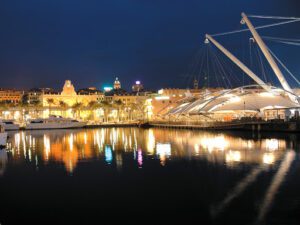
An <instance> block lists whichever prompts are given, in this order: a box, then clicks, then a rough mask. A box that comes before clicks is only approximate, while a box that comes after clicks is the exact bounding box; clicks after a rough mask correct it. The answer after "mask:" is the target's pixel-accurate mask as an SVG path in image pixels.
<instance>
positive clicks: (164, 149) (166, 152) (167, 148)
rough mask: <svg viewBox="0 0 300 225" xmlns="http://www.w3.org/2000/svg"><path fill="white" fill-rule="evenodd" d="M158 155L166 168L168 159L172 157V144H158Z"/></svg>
mask: <svg viewBox="0 0 300 225" xmlns="http://www.w3.org/2000/svg"><path fill="white" fill-rule="evenodd" d="M156 154H157V155H158V156H159V159H160V164H161V165H162V166H164V165H165V164H166V159H167V157H169V156H171V144H170V143H167V144H162V143H157V144H156Z"/></svg>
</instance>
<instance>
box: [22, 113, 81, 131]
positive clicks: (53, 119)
mask: <svg viewBox="0 0 300 225" xmlns="http://www.w3.org/2000/svg"><path fill="white" fill-rule="evenodd" d="M85 125H86V123H85V122H80V121H78V120H74V119H69V118H63V117H61V116H49V118H46V119H32V120H29V121H28V123H27V124H26V127H25V129H26V130H42V129H67V128H81V127H84V126H85Z"/></svg>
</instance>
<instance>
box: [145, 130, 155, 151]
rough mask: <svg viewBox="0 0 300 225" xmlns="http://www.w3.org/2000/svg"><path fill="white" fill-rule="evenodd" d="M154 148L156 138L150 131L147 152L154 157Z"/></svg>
mask: <svg viewBox="0 0 300 225" xmlns="http://www.w3.org/2000/svg"><path fill="white" fill-rule="evenodd" d="M154 148H155V137H154V133H153V130H152V129H150V130H149V131H148V138H147V151H148V153H149V154H150V155H153V153H154Z"/></svg>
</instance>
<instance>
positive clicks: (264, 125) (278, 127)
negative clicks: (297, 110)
mask: <svg viewBox="0 0 300 225" xmlns="http://www.w3.org/2000/svg"><path fill="white" fill-rule="evenodd" d="M143 127H160V128H176V129H195V130H196V129H197V130H242V131H255V132H260V131H262V132H263V131H268V132H299V131H300V121H293V122H291V121H289V122H285V121H251V122H209V123H184V122H150V123H148V124H143Z"/></svg>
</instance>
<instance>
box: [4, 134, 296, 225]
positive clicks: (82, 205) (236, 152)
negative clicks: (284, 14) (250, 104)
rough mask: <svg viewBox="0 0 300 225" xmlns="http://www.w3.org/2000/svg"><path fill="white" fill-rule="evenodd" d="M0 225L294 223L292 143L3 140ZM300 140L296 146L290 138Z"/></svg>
mask: <svg viewBox="0 0 300 225" xmlns="http://www.w3.org/2000/svg"><path fill="white" fill-rule="evenodd" d="M9 135H10V140H9V144H8V148H7V149H6V150H0V224H1V225H9V224H40V225H43V224H87V225H90V224H128V225H130V224H141V225H142V224H155V225H156V224H157V225H158V224H205V225H210V224H228V225H232V224H241V225H244V224H300V163H299V148H300V145H299V143H300V141H297V138H298V136H297V135H282V136H274V134H272V136H271V134H269V135H270V136H268V134H266V135H263V134H261V135H258V134H252V133H235V134H234V133H208V132H202V131H188V130H163V129H137V128H120V129H115V128H110V129H88V130H52V131H28V132H15V133H10V134H9ZM299 140H300V139H299Z"/></svg>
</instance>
